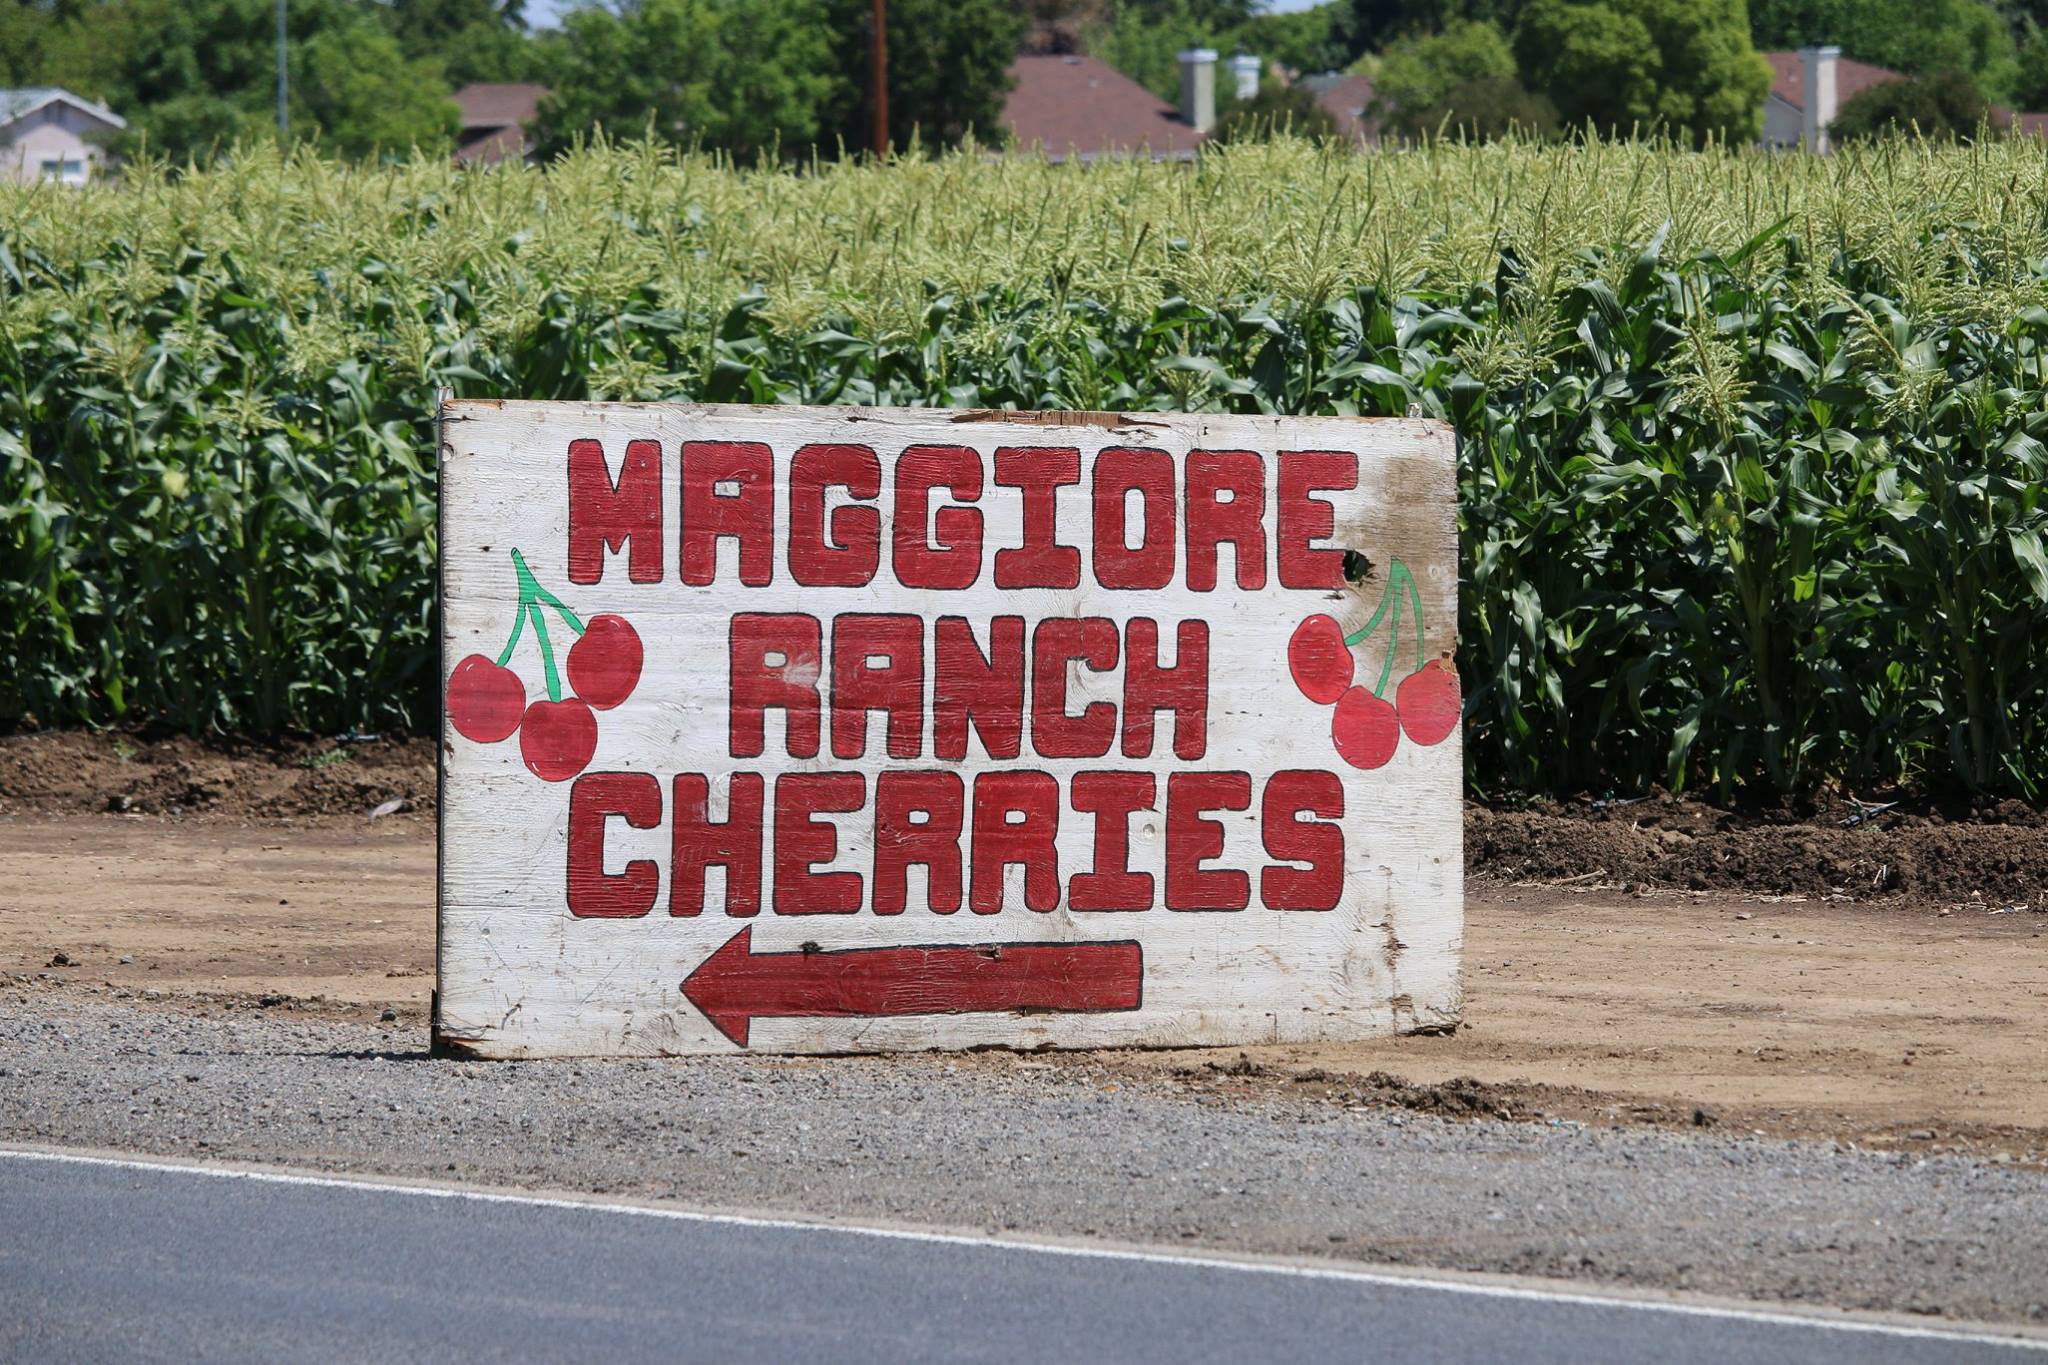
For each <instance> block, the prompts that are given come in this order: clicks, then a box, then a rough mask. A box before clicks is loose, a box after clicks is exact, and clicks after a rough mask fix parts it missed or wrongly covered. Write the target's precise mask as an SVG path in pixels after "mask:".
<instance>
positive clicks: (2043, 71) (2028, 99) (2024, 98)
mask: <svg viewBox="0 0 2048 1365" xmlns="http://www.w3.org/2000/svg"><path fill="white" fill-rule="evenodd" d="M2012 102H2013V103H2014V104H2016V105H2018V106H2019V107H2020V108H2022V109H2044V108H2048V33H2043V32H2041V31H2040V30H2039V29H2036V30H2035V31H2034V32H2033V33H2032V34H2030V35H2029V36H2028V38H2027V43H2026V46H2024V47H2022V48H2021V49H2020V55H2019V62H2018V66H2017V69H2016V72H2015V74H2014V76H2013V83H2012Z"/></svg>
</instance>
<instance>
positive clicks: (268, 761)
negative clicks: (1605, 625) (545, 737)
mask: <svg viewBox="0 0 2048 1365" xmlns="http://www.w3.org/2000/svg"><path fill="white" fill-rule="evenodd" d="M394 803H395V804H394ZM434 810H435V764H434V747H433V744H432V742H431V741H428V740H424V739H419V738H415V737H388V736H373V737H368V738H362V739H351V740H334V739H319V740H305V741H300V742H289V743H282V744H254V743H235V742H232V741H210V742H201V741H197V740H193V739H190V738H186V737H183V736H170V737H150V736H146V735H140V734H123V733H114V732H89V731H64V732H58V733H46V734H29V735H13V736H9V737H5V738H0V816H5V815H24V816H29V815H32V816H38V817H47V816H53V815H88V814H90V815H101V814H115V815H131V816H133V815H139V816H143V817H146V818H151V819H159V820H170V821H175V822H178V823H181V824H188V825H210V824H234V825H259V824H273V823H289V824H291V825H293V826H295V827H299V828H322V829H330V830H347V829H362V828H365V827H366V826H367V823H369V822H372V821H373V820H374V821H376V822H384V821H389V820H394V819H395V820H397V821H399V822H400V823H401V824H409V825H431V823H432V821H433V817H434ZM380 811H381V812H382V813H381V814H377V812H380ZM1465 856H1466V868H1467V870H1468V871H1469V872H1470V873H1471V874H1472V875H1474V876H1476V877H1484V878H1488V879H1491V880H1495V881H1501V882H1507V883H1532V884H1544V885H1557V886H1584V887H1589V888H1591V887H1608V888H1617V889H1621V890H1626V891H1657V890H1679V891H1735V892H1742V893H1745V894H1750V895H1797V896H1804V897H1806V898H1808V899H1813V900H1829V899H1832V900H1836V901H1856V902H1870V901H1896V902H1902V903H1907V904H1914V905H1961V904H1965V903H1971V902H1982V903H1984V904H1986V905H1989V906H1994V907H1995V906H2006V905H2031V906H2040V905H2043V904H2044V903H2048V815H2044V814H2043V813H2042V812H2039V811H2033V810H2029V809H2028V808H2026V807H2024V806H2020V805H2018V804H2016V803H2010V802H2008V803H2004V804H2001V805H1995V806H1987V807H1984V808H1982V809H1979V810H1974V811H1968V812H1961V813H1954V812H1950V813H1945V812H1942V811H1938V810H1935V809H1933V808H1931V807H1928V806H1925V805H1920V806H1912V805H1907V804H1903V803H1902V804H1900V805H1894V806H1891V807H1889V808H1872V807H1864V806H1858V805H1856V804H1854V803H1851V802H1843V803H1840V804H1836V805H1824V806H1821V807H1818V808H1815V809H1813V810H1810V811H1806V812H1803V813H1801V814H1799V815H1796V816H1787V815H1771V814H1754V813H1743V812H1737V811H1730V810H1724V809H1721V808H1718V807H1715V806H1712V805H1708V804H1706V803H1703V802H1698V801H1690V800H1672V799H1670V798H1664V797H1652V798H1648V799H1645V800H1639V801H1611V802H1577V803H1565V804H1541V805H1536V806H1529V807H1514V808H1508V807H1487V806H1481V805H1476V804H1472V805H1468V807H1467V810H1466V816H1465Z"/></svg>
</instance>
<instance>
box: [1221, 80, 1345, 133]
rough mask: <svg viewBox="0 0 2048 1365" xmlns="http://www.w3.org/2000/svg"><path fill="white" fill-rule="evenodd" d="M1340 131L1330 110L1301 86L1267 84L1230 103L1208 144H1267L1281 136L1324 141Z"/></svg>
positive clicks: (1306, 88)
mask: <svg viewBox="0 0 2048 1365" xmlns="http://www.w3.org/2000/svg"><path fill="white" fill-rule="evenodd" d="M1341 132H1342V130H1341V129H1340V128H1339V127H1338V125H1337V120H1336V118H1335V116H1333V115H1332V114H1331V113H1330V111H1329V110H1327V109H1325V108H1323V106H1322V105H1320V104H1318V103H1317V102H1316V97H1315V95H1314V94H1313V93H1312V92H1311V91H1310V90H1309V89H1308V87H1306V86H1302V85H1269V86H1266V87H1264V88H1262V89H1261V90H1260V91H1259V93H1258V94H1256V95H1254V96H1252V97H1251V98H1250V99H1248V100H1243V101H1240V102H1238V103H1235V104H1233V105H1232V106H1231V107H1230V109H1229V111H1228V112H1227V113H1225V114H1224V115H1223V117H1222V118H1221V119H1219V120H1218V121H1217V123H1216V127H1215V129H1214V130H1213V131H1212V132H1211V133H1210V134H1209V142H1210V143H1212V144H1218V145H1227V144H1229V143H1233V142H1268V141H1271V140H1272V139H1273V138H1275V137H1277V136H1280V135H1282V134H1291V135H1293V136H1295V137H1305V138H1312V139H1315V140H1317V141H1326V140H1328V139H1330V138H1334V137H1337V136H1339V134H1340V133H1341Z"/></svg>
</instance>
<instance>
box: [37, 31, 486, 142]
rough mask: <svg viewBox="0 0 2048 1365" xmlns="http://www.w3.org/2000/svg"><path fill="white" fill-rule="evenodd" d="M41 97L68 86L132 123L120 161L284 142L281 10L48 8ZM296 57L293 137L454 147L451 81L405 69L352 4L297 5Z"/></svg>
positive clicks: (433, 70)
mask: <svg viewBox="0 0 2048 1365" xmlns="http://www.w3.org/2000/svg"><path fill="white" fill-rule="evenodd" d="M50 11H51V14H52V18H53V21H54V22H53V26H52V27H49V28H47V29H46V30H44V31H43V32H42V34H41V38H40V55H39V57H38V62H39V66H38V69H37V72H36V74H35V80H36V82H37V83H39V84H50V85H62V86H66V87H68V88H70V89H72V90H75V91H77V92H78V93H79V94H81V95H85V96H87V97H88V98H91V99H97V100H99V101H101V102H102V103H105V104H106V105H108V106H109V107H110V108H112V109H113V110H114V111H115V112H117V113H119V114H121V115H122V116H123V117H124V118H126V119H127V120H128V131H127V132H126V134H124V135H123V136H122V137H120V138H118V139H117V140H116V149H117V150H126V149H132V148H133V147H135V146H137V145H146V146H148V147H149V148H150V149H151V150H152V151H155V152H159V153H162V154H164V155H166V156H169V157H172V158H174V159H182V158H186V157H204V156H207V155H209V154H211V152H212V151H213V150H214V149H215V148H218V147H222V146H226V145H227V144H229V143H232V142H234V141H235V140H237V139H239V138H245V137H269V136H275V129H276V122H275V120H276V113H275V104H274V102H273V101H274V91H275V81H276V70H277V67H276V62H277V53H276V48H275V45H274V44H275V41H276V39H275V36H274V35H275V29H274V27H273V24H274V19H275V8H274V4H273V0H102V3H98V4H92V5H85V4H78V3H71V4H60V5H55V6H51V7H50ZM288 14H289V27H288V28H287V30H286V39H287V42H286V56H287V62H288V67H287V70H288V73H289V75H290V77H291V84H292V86H293V99H292V104H291V114H292V133H293V135H294V136H295V137H313V136H317V137H319V138H320V139H321V140H322V142H323V143H325V144H326V145H327V146H329V147H331V148H334V149H335V150H337V151H346V152H361V151H368V150H370V149H371V148H373V147H381V148H385V149H389V150H394V151H396V150H403V149H406V148H409V147H411V146H413V145H415V144H417V145H420V146H423V147H435V146H445V145H446V144H447V143H448V141H449V137H450V135H451V133H452V131H453V125H454V120H455V110H454V107H453V106H452V105H451V104H449V103H448V87H447V84H446V81H445V80H444V79H443V77H442V75H441V72H440V68H439V67H438V66H437V65H436V64H434V63H431V62H422V61H412V60H408V59H407V58H406V56H405V54H404V53H403V51H402V50H401V49H400V48H399V46H398V45H397V43H396V42H395V41H394V40H393V39H392V37H391V36H390V35H389V33H387V32H386V31H385V29H384V27H383V25H382V22H381V20H380V19H379V18H378V16H377V14H376V13H375V12H373V11H372V10H371V9H370V8H369V7H367V6H365V5H362V4H357V3H353V0H292V4H291V7H290V9H289V11H288Z"/></svg>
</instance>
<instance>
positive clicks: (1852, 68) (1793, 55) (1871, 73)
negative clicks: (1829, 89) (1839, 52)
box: [1764, 52, 1906, 109]
mask: <svg viewBox="0 0 2048 1365" xmlns="http://www.w3.org/2000/svg"><path fill="white" fill-rule="evenodd" d="M1764 57H1765V59H1766V60H1767V61H1769V62H1770V64H1771V93H1772V94H1773V95H1776V96H1777V97H1778V98H1779V99H1781V100H1783V101H1785V103H1787V104H1789V105H1791V106H1792V107H1793V108H1794V109H1804V108H1805V107H1806V67H1805V65H1804V63H1802V62H1801V61H1800V60H1799V54H1798V53H1797V52H1766V53H1765V54H1764ZM1904 79H1906V78H1905V77H1904V76H1903V75H1901V74H1900V73H1899V72H1896V71H1891V70H1887V69H1886V68H1884V67H1882V66H1872V65H1871V64H1870V63H1869V62H1859V61H1856V60H1855V59H1854V58H1851V57H1837V58H1836V59H1835V107H1836V108H1840V107H1841V106H1842V105H1845V104H1847V103H1848V102H1849V100H1850V98H1851V97H1852V96H1856V95H1860V94H1862V93H1863V92H1864V91H1866V90H1868V89H1869V88H1870V87H1871V86H1873V85H1883V84H1884V83H1885V82H1887V81H1902V80H1904Z"/></svg>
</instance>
